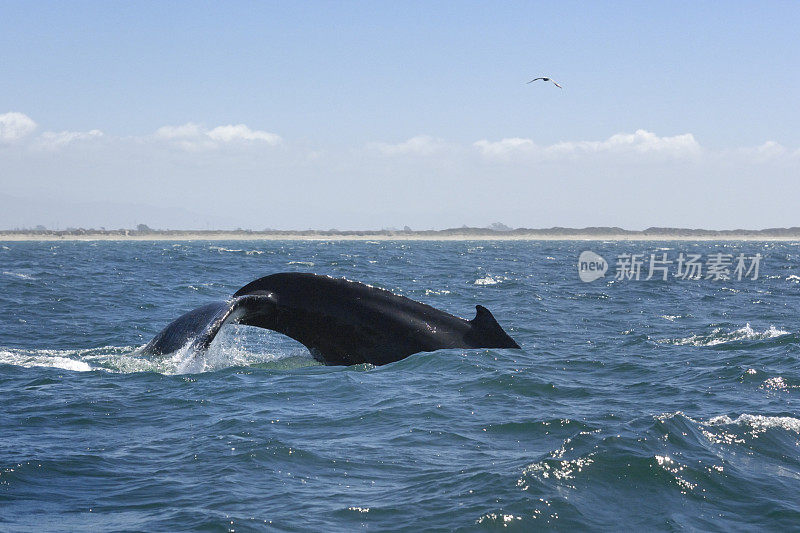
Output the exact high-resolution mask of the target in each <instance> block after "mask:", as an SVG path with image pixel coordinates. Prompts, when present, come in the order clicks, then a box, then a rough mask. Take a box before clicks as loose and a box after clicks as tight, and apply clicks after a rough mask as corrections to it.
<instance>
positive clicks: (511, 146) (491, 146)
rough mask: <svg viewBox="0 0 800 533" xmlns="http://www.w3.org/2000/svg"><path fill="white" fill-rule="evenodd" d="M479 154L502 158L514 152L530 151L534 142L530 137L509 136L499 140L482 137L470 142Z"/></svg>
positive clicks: (534, 144)
mask: <svg viewBox="0 0 800 533" xmlns="http://www.w3.org/2000/svg"><path fill="white" fill-rule="evenodd" d="M472 145H473V146H474V147H475V148H477V149H478V150H479V151H480V152H481V154H483V155H485V156H487V157H498V158H504V157H507V156H509V155H510V154H513V153H514V152H530V151H533V150H535V149H536V143H534V142H533V141H532V140H530V139H522V138H520V137H510V138H508V139H502V140H500V141H494V142H492V141H487V140H486V139H482V140H480V141H477V142H475V143H473V144H472Z"/></svg>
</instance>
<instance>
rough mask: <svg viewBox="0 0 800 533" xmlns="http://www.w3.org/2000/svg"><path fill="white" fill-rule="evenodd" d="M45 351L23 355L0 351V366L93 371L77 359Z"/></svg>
mask: <svg viewBox="0 0 800 533" xmlns="http://www.w3.org/2000/svg"><path fill="white" fill-rule="evenodd" d="M42 352H47V350H43V351H41V352H39V353H37V352H34V353H24V352H19V351H16V350H15V351H5V350H4V351H0V364H7V365H15V366H21V367H25V368H31V367H34V366H40V367H46V368H61V369H63V370H72V371H74V372H89V371H90V370H93V368H92V366H91V365H90V364H89V363H87V362H85V361H81V360H78V359H72V358H70V357H65V356H62V355H52V354H48V353H42Z"/></svg>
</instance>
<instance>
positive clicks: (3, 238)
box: [0, 231, 800, 242]
mask: <svg viewBox="0 0 800 533" xmlns="http://www.w3.org/2000/svg"><path fill="white" fill-rule="evenodd" d="M720 233H722V234H714V233H711V232H709V233H701V234H698V235H692V234H670V233H664V234H660V233H659V234H650V233H640V232H631V233H627V232H626V233H593V232H591V233H578V232H576V233H564V234H561V233H549V232H530V233H516V232H493V233H475V234H470V233H450V232H446V231H445V232H438V231H431V232H412V233H400V232H398V233H389V232H379V233H378V232H376V233H370V232H353V233H352V234H351V233H330V234H329V233H315V232H280V233H246V232H213V231H212V232H203V231H198V232H189V231H187V232H174V233H173V232H169V233H167V232H164V233H145V234H139V233H136V232H132V233H130V234H127V235H126V234H122V233H83V234H53V233H28V232H8V233H0V242H57V241H754V242H755V241H762V242H770V241H776V242H786V241H797V242H800V233H792V234H787V235H781V234H775V233H769V232H764V233H761V232H755V231H754V232H752V233H751V232H741V233H736V232H724V233H723V232H720Z"/></svg>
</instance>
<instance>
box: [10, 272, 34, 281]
mask: <svg viewBox="0 0 800 533" xmlns="http://www.w3.org/2000/svg"><path fill="white" fill-rule="evenodd" d="M3 275H4V276H13V277H15V278H19V279H25V280H33V279H36V278H34V277H33V276H31V275H30V274H25V273H22V272H10V271H7V270H4V271H3Z"/></svg>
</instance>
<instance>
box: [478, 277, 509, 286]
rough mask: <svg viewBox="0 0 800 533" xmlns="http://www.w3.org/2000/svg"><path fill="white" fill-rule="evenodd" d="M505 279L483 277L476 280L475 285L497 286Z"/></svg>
mask: <svg viewBox="0 0 800 533" xmlns="http://www.w3.org/2000/svg"><path fill="white" fill-rule="evenodd" d="M507 279H508V278H506V277H504V276H485V277H483V278H480V279H476V280H475V285H497V284H498V283H502V282H503V281H505V280H507Z"/></svg>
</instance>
